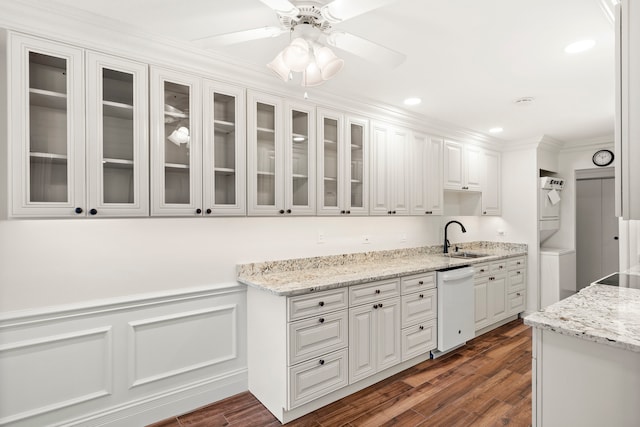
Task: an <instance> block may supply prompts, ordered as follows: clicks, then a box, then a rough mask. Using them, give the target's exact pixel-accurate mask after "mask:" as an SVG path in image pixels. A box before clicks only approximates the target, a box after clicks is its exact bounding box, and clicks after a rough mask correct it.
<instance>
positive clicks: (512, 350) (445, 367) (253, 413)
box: [153, 320, 531, 427]
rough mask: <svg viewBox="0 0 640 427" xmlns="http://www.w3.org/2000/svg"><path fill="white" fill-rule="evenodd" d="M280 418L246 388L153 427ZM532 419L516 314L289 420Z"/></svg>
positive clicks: (527, 345)
mask: <svg viewBox="0 0 640 427" xmlns="http://www.w3.org/2000/svg"><path fill="white" fill-rule="evenodd" d="M279 425H281V424H280V422H279V421H278V420H276V418H275V417H274V416H273V415H271V413H270V412H269V411H267V410H266V409H265V408H264V406H262V405H261V404H260V402H259V401H258V400H257V399H256V398H255V397H253V395H252V394H251V393H249V392H245V393H241V394H238V395H235V396H232V397H230V398H228V399H225V400H222V401H220V402H216V403H214V404H211V405H208V406H205V407H203V408H200V409H198V410H196V411H194V412H191V413H188V414H184V415H180V416H178V417H175V418H170V419H168V420H164V421H161V422H158V423H155V424H153V427H187V426H189V427H205V426H206V427H215V426H230V427H236V426H237V427H240V426H247V427H249V426H251V427H253V426H268V427H275V426H279ZM506 425H508V426H530V425H531V328H529V327H528V326H525V325H524V324H523V323H522V321H521V320H514V321H513V322H510V323H508V324H506V325H504V326H501V327H500V328H498V329H495V330H493V331H491V332H489V333H487V334H484V335H482V336H480V337H478V338H476V339H474V340H472V341H470V342H469V343H468V344H467V345H466V346H464V347H462V348H460V349H458V350H456V351H454V352H452V353H450V354H448V355H446V356H443V357H441V358H439V359H435V360H428V361H425V362H423V363H420V364H418V365H416V366H414V367H412V368H409V369H407V370H405V371H402V372H400V373H398V374H397V375H394V376H393V377H390V378H387V379H386V380H383V381H381V382H379V383H377V384H374V385H372V386H371V387H368V388H366V389H364V390H361V391H359V392H357V393H355V394H353V395H350V396H347V397H346V398H344V399H341V400H339V401H337V402H334V403H332V404H330V405H327V406H325V407H323V408H320V409H318V410H316V411H314V412H312V413H310V414H307V415H305V416H304V417H302V418H299V419H297V420H294V421H292V422H291V423H289V424H287V426H295V427H328V426H335V427H339V426H345V427H357V426H376V427H377V426H411V427H414V426H425V427H426V426H447V427H453V426H506Z"/></svg>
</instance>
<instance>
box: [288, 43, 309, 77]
mask: <svg viewBox="0 0 640 427" xmlns="http://www.w3.org/2000/svg"><path fill="white" fill-rule="evenodd" d="M282 59H283V60H284V63H285V64H286V65H287V67H289V68H290V69H291V70H292V71H295V72H298V73H299V72H301V71H304V69H305V67H306V66H307V64H308V63H309V43H307V41H306V40H304V39H301V38H297V39H293V41H292V42H291V44H290V45H289V46H287V47H286V48H285V49H284V50H283V51H282Z"/></svg>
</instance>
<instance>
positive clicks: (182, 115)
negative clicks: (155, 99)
mask: <svg viewBox="0 0 640 427" xmlns="http://www.w3.org/2000/svg"><path fill="white" fill-rule="evenodd" d="M164 115H165V116H169V117H173V118H176V119H188V118H189V115H188V114H185V113H176V112H173V111H166V110H165V112H164Z"/></svg>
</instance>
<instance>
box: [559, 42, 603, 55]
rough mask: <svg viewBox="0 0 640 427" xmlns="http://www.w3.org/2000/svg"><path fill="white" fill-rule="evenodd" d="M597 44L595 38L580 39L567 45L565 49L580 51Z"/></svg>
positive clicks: (574, 51) (573, 51) (571, 51)
mask: <svg viewBox="0 0 640 427" xmlns="http://www.w3.org/2000/svg"><path fill="white" fill-rule="evenodd" d="M595 45H596V42H595V40H580V41H578V42H575V43H571V44H570V45H568V46H567V47H565V48H564V51H565V52H567V53H580V52H584V51H585V50H589V49H591V48H592V47H593V46H595Z"/></svg>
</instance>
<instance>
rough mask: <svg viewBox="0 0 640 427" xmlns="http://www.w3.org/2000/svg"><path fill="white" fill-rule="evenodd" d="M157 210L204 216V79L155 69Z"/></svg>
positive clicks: (164, 213) (153, 196) (161, 213)
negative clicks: (202, 126)
mask: <svg viewBox="0 0 640 427" xmlns="http://www.w3.org/2000/svg"><path fill="white" fill-rule="evenodd" d="M151 84H152V86H151V94H150V100H151V109H152V110H151V147H152V148H151V184H152V191H151V214H152V215H158V216H175V215H189V216H193V215H202V212H203V205H202V157H201V149H202V148H201V139H200V118H201V115H202V109H201V108H202V103H201V92H200V91H201V81H200V79H199V78H197V77H193V76H190V75H187V74H182V73H178V72H174V71H170V70H165V69H161V68H152V69H151Z"/></svg>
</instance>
